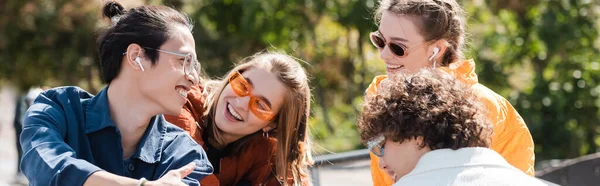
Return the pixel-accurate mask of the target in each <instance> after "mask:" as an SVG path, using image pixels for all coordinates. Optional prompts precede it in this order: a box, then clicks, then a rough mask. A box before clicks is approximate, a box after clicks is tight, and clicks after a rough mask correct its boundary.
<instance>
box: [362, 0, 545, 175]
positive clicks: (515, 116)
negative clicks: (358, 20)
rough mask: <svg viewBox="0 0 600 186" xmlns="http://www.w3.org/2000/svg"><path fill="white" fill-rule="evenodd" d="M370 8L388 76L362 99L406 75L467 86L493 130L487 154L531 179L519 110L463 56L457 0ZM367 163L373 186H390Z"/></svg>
mask: <svg viewBox="0 0 600 186" xmlns="http://www.w3.org/2000/svg"><path fill="white" fill-rule="evenodd" d="M377 2H378V4H377V6H375V7H374V9H373V13H374V20H375V24H376V25H377V26H378V27H377V30H375V31H374V32H372V33H371V34H370V39H371V43H372V44H373V45H374V46H375V48H377V50H378V51H379V58H380V59H381V60H382V62H384V63H385V66H386V74H387V75H379V76H376V77H375V78H374V79H373V81H372V83H371V84H370V85H369V87H368V88H367V90H366V91H365V93H366V94H376V93H377V91H378V90H380V88H379V83H380V82H381V81H383V80H385V79H386V78H387V76H388V75H389V76H391V75H396V74H407V73H408V74H410V73H414V72H418V71H419V70H420V69H423V68H436V69H441V70H444V71H446V72H447V73H448V74H450V75H452V76H453V77H455V78H457V79H458V80H459V81H460V82H462V83H463V84H465V85H467V87H466V88H468V89H471V90H472V91H473V94H475V95H477V97H478V101H479V102H480V103H482V104H483V105H484V109H485V110H487V111H488V112H487V114H486V116H487V118H488V119H489V120H490V121H491V123H492V124H493V125H494V127H493V128H494V132H493V134H492V136H491V140H492V141H491V144H490V148H491V149H492V150H494V151H496V152H498V153H499V154H500V155H502V157H504V159H506V161H508V163H510V164H511V165H513V166H515V167H516V168H518V169H520V170H521V171H523V172H525V173H527V174H528V175H530V176H534V173H535V169H534V165H535V152H534V141H533V138H532V137H531V133H530V132H529V129H528V128H527V124H526V123H525V121H524V120H523V118H522V117H521V115H520V114H519V112H517V110H516V109H515V108H514V107H513V106H512V105H511V104H510V102H509V101H508V100H506V99H505V98H504V97H502V96H501V95H499V94H497V93H496V92H494V91H493V90H491V89H489V88H488V87H486V86H485V85H483V84H481V83H480V82H479V80H478V77H477V74H476V73H475V69H476V68H475V66H476V62H475V61H474V60H473V59H469V58H468V56H465V55H463V51H464V48H465V38H466V35H468V33H467V30H466V20H467V19H466V14H465V12H464V10H463V8H462V7H461V5H460V4H459V3H458V2H457V1H456V0H378V1H377ZM370 157H371V177H372V180H373V185H375V186H390V185H392V183H393V182H394V181H395V180H393V179H392V177H393V174H392V175H388V173H389V172H388V173H386V172H384V171H383V170H381V169H379V168H377V166H378V164H379V163H378V162H379V158H378V157H377V156H375V155H374V154H370Z"/></svg>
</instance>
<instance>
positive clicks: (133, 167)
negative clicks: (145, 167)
mask: <svg viewBox="0 0 600 186" xmlns="http://www.w3.org/2000/svg"><path fill="white" fill-rule="evenodd" d="M127 168H128V169H129V171H133V170H135V166H133V164H129V165H128V166H127Z"/></svg>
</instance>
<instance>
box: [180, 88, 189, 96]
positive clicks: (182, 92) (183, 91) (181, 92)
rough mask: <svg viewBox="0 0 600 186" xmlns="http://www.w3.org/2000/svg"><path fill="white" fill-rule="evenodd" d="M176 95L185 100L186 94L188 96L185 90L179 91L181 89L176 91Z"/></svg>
mask: <svg viewBox="0 0 600 186" xmlns="http://www.w3.org/2000/svg"><path fill="white" fill-rule="evenodd" d="M177 93H179V95H181V97H184V98H186V97H187V94H188V92H187V91H186V90H184V89H181V88H178V89H177Z"/></svg>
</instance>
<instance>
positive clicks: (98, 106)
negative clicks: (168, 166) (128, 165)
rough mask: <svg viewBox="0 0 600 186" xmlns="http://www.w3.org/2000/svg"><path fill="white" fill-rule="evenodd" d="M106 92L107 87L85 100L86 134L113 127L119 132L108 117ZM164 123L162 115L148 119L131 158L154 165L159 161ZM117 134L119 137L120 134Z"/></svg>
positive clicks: (165, 130) (163, 135)
mask: <svg viewBox="0 0 600 186" xmlns="http://www.w3.org/2000/svg"><path fill="white" fill-rule="evenodd" d="M107 92H108V86H107V87H105V88H104V89H102V91H100V92H99V93H98V95H96V96H95V97H93V98H91V99H89V100H87V101H88V102H89V103H88V104H87V108H86V110H85V114H86V120H85V121H86V123H85V133H86V134H89V133H92V132H96V131H98V130H101V129H104V128H107V127H114V128H115V130H117V132H118V131H119V129H118V128H117V126H116V125H115V123H114V122H113V120H112V118H111V116H110V111H109V110H110V109H109V106H108V94H107ZM166 122H167V121H166V120H165V118H164V116H163V115H157V116H154V117H152V118H151V119H150V123H149V124H148V128H147V129H146V131H145V132H144V136H142V138H141V139H140V141H139V142H138V146H137V149H136V153H135V154H134V155H133V156H132V157H131V158H137V159H140V160H142V161H144V162H146V163H156V162H158V161H160V158H161V154H162V150H163V140H164V137H165V134H166V132H167V127H166ZM118 133H119V135H121V134H120V132H118Z"/></svg>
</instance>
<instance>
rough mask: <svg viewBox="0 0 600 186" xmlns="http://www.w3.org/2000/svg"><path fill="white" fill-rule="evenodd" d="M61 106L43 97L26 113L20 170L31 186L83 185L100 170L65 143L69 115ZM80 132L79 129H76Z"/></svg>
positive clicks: (22, 135)
mask: <svg viewBox="0 0 600 186" xmlns="http://www.w3.org/2000/svg"><path fill="white" fill-rule="evenodd" d="M60 108H61V107H60V106H59V104H57V103H56V102H54V101H53V100H51V99H49V98H48V97H46V95H44V94H42V95H40V97H38V99H36V102H35V103H34V104H33V105H32V106H31V108H30V109H29V110H28V111H27V113H26V116H25V120H24V122H23V132H22V134H21V140H20V141H21V146H22V148H23V158H22V163H21V170H22V171H23V174H24V175H25V176H26V177H27V179H28V180H29V184H30V185H83V183H84V182H85V180H87V178H88V177H89V176H90V175H91V174H92V173H94V172H96V171H99V170H101V169H100V168H99V167H97V166H95V165H93V164H92V163H89V162H87V161H85V160H81V159H77V158H76V152H75V151H74V150H73V149H72V148H71V147H70V146H69V145H68V144H67V143H65V140H64V139H63V138H64V136H66V133H67V131H69V132H77V131H76V130H73V131H70V130H68V128H67V124H66V119H65V118H66V114H65V112H64V111H63V110H62V109H60ZM75 128H77V127H75Z"/></svg>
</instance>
